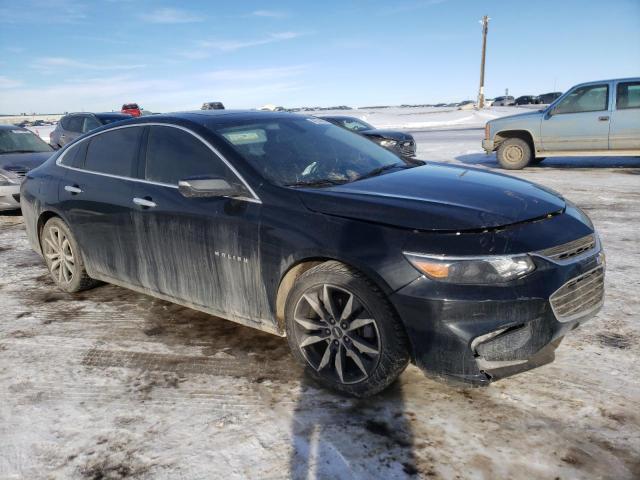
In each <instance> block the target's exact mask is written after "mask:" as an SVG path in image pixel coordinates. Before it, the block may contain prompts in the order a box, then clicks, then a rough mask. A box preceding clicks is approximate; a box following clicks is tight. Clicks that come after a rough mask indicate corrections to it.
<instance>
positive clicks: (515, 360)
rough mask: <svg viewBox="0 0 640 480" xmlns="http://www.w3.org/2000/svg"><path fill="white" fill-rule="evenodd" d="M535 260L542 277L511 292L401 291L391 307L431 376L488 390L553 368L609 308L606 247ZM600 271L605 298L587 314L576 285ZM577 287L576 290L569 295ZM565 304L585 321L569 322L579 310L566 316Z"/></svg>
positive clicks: (428, 284) (418, 286)
mask: <svg viewBox="0 0 640 480" xmlns="http://www.w3.org/2000/svg"><path fill="white" fill-rule="evenodd" d="M533 258H534V261H535V262H536V265H537V269H536V271H535V272H533V273H532V274H530V275H528V276H527V277H525V278H523V279H521V280H519V281H517V282H514V284H507V286H484V285H472V286H470V285H455V284H448V283H443V282H437V281H433V280H430V279H428V278H426V277H424V276H422V277H420V278H418V279H417V280H415V281H414V282H412V283H410V284H409V285H407V286H406V287H404V288H402V289H400V290H399V291H397V292H395V293H394V294H393V295H392V296H391V300H392V302H393V304H394V306H395V307H396V309H397V311H398V313H399V315H400V317H401V319H402V320H403V322H404V324H405V328H406V330H407V334H408V336H409V339H410V342H411V346H412V349H413V350H412V353H413V359H414V361H415V363H416V365H417V366H418V367H420V368H421V369H422V370H423V371H425V372H426V373H428V374H431V375H435V376H438V377H443V378H445V379H449V380H453V381H457V382H464V383H472V384H477V385H482V384H488V383H489V382H491V381H492V380H497V379H500V378H504V377H507V376H510V375H513V374H515V373H519V372H522V371H525V370H529V369H532V368H535V367H538V366H541V365H544V364H546V363H549V362H551V361H553V359H554V351H555V349H556V348H557V347H558V345H559V344H560V342H561V341H562V338H563V337H564V336H565V335H566V334H567V333H568V332H570V331H571V330H573V329H575V328H577V327H578V326H579V325H580V324H581V323H583V322H585V321H587V320H588V319H589V318H592V317H593V316H594V315H595V314H596V313H597V312H598V310H599V309H600V308H601V306H602V301H601V300H602V299H603V298H604V297H603V295H604V290H603V289H604V268H605V267H604V255H603V254H602V253H601V249H600V244H599V243H598V244H597V247H596V248H595V249H594V250H593V251H590V252H587V254H586V255H582V256H581V257H580V258H579V259H576V260H575V261H572V262H564V263H556V262H554V261H551V260H549V259H545V258H542V257H535V256H534V257H533ZM594 272H595V273H598V274H599V272H601V275H599V276H598V278H597V281H598V282H600V281H601V282H602V285H601V288H602V293H599V294H600V295H601V297H600V299H596V300H598V301H596V302H591V303H589V304H586V305H585V308H584V311H582V310H580V308H581V306H582V304H581V302H582V298H581V295H582V293H583V291H585V290H584V288H585V287H583V286H582V284H577V285H578V286H577V287H575V286H574V285H576V283H575V279H576V278H578V279H580V278H587V279H588V278H595V277H594V276H593V274H594ZM569 287H571V288H573V289H574V290H576V291H575V292H573V293H571V292H570V296H567V295H566V293H565V291H566V290H567V288H569ZM587 288H590V287H588V285H587ZM598 288H600V284H599V283H598ZM580 289H583V290H580ZM563 296H564V297H563ZM563 298H565V299H566V300H567V301H572V302H575V303H574V304H575V305H580V307H578V311H577V314H573V315H565V316H562V313H563V312H566V311H568V309H570V308H573V306H574V304H570V305H569V306H568V307H566V306H565V307H564V310H562V308H563V306H562V305H560V306H559V302H562V300H563ZM565 303H566V302H565ZM552 304H553V305H552Z"/></svg>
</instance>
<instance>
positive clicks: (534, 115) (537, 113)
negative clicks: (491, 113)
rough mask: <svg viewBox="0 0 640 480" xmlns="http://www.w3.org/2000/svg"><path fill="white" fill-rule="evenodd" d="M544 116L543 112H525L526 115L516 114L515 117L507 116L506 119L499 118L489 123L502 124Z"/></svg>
mask: <svg viewBox="0 0 640 480" xmlns="http://www.w3.org/2000/svg"><path fill="white" fill-rule="evenodd" d="M542 114H543V112H541V111H540V110H532V111H531V112H524V113H516V114H515V115H506V116H504V117H499V118H494V119H493V120H490V121H489V123H500V122H502V121H507V122H508V121H511V120H513V119H514V118H524V117H527V118H530V117H540V116H541V115H542Z"/></svg>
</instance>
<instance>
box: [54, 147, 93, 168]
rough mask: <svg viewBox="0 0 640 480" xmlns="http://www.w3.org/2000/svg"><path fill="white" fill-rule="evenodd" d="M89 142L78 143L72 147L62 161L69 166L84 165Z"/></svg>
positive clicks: (77, 166) (78, 166)
mask: <svg viewBox="0 0 640 480" xmlns="http://www.w3.org/2000/svg"><path fill="white" fill-rule="evenodd" d="M87 144H88V142H80V143H76V144H75V145H74V146H73V147H70V148H69V149H68V150H67V151H66V152H65V154H64V155H63V157H62V160H61V161H60V163H61V164H62V165H66V166H67V167H76V168H81V167H83V166H84V159H85V156H86V154H87Z"/></svg>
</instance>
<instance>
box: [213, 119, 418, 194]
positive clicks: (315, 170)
mask: <svg viewBox="0 0 640 480" xmlns="http://www.w3.org/2000/svg"><path fill="white" fill-rule="evenodd" d="M208 126H209V128H210V129H211V130H212V131H213V132H214V133H215V134H216V135H217V136H218V137H219V138H220V139H221V140H222V141H223V142H225V143H227V144H228V145H229V146H231V148H233V149H234V150H235V151H236V152H237V153H238V154H239V155H240V156H241V157H242V158H244V159H245V160H246V161H247V162H248V163H249V164H251V165H252V166H253V167H254V168H255V169H256V170H257V171H258V172H259V173H260V174H261V175H262V176H264V177H265V178H266V179H267V180H269V181H271V182H272V183H275V184H277V185H304V184H307V185H310V184H314V183H315V184H317V183H320V182H325V183H346V182H351V181H355V180H358V179H359V178H363V177H365V176H367V175H369V174H371V172H372V171H374V170H376V169H388V168H395V166H406V164H404V163H403V162H402V161H401V160H400V158H399V157H397V156H396V155H394V154H393V153H391V152H389V151H388V150H386V149H384V148H382V147H380V146H378V145H376V144H375V143H373V142H372V141H371V140H368V139H366V138H363V137H361V136H360V135H354V134H353V133H351V132H348V131H346V130H345V129H343V128H341V127H337V126H336V125H333V124H331V123H329V122H327V121H325V120H321V119H319V118H312V117H311V118H309V117H302V116H300V117H296V116H287V117H281V118H270V119H265V120H237V121H236V122H229V121H225V122H224V124H217V123H216V121H215V120H211V123H210V124H209V125H208Z"/></svg>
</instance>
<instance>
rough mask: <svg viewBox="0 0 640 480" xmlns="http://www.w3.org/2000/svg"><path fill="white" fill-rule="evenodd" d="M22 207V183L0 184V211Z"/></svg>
mask: <svg viewBox="0 0 640 480" xmlns="http://www.w3.org/2000/svg"><path fill="white" fill-rule="evenodd" d="M18 208H20V185H4V186H0V211H1V210H16V209H18Z"/></svg>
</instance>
